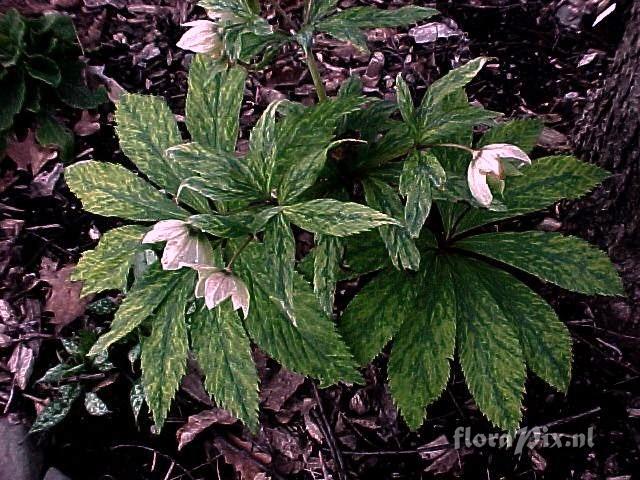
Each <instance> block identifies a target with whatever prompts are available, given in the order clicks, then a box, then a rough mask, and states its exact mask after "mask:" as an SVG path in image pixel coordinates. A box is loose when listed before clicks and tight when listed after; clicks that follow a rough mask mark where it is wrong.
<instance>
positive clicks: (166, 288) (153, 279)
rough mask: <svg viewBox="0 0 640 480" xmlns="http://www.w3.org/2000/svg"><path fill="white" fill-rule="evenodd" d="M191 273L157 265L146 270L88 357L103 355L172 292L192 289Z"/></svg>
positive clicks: (149, 314)
mask: <svg viewBox="0 0 640 480" xmlns="http://www.w3.org/2000/svg"><path fill="white" fill-rule="evenodd" d="M192 273H193V272H192V271H191V270H188V269H181V270H175V271H165V270H161V268H160V266H159V265H158V264H154V265H152V266H151V267H149V268H148V270H147V271H146V272H145V274H144V276H143V277H142V278H140V279H139V280H138V281H137V282H136V283H135V284H134V285H133V288H132V289H131V290H130V291H129V294H128V295H127V296H126V297H125V299H124V300H123V301H122V304H121V305H120V308H119V309H118V311H117V312H116V314H115V316H114V318H113V322H111V328H110V330H109V331H108V332H107V333H105V334H104V335H103V336H101V337H100V338H99V339H98V341H97V342H96V343H95V344H94V345H93V347H91V350H90V351H89V355H90V356H95V355H98V354H100V353H103V352H104V351H106V349H107V348H109V346H110V345H112V344H113V343H115V342H117V341H119V340H121V339H122V338H124V337H125V336H126V335H127V334H128V333H130V332H132V331H133V330H134V329H135V328H137V327H138V326H139V325H140V324H141V323H142V322H144V321H145V320H146V319H147V318H149V317H150V316H151V314H152V313H153V312H154V311H155V310H156V309H157V308H158V307H159V306H160V305H161V304H162V303H163V302H164V301H165V300H166V299H167V296H168V295H169V294H170V293H171V292H172V291H173V290H174V289H178V288H181V287H180V285H183V284H191V286H192V287H193V276H192ZM183 303H184V302H183Z"/></svg>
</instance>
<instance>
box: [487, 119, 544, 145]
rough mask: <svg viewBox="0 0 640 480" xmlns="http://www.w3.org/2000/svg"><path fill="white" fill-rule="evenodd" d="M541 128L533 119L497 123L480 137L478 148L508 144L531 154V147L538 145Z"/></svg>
mask: <svg viewBox="0 0 640 480" xmlns="http://www.w3.org/2000/svg"><path fill="white" fill-rule="evenodd" d="M543 126H544V125H543V123H542V122H541V121H540V120H538V119H535V118H529V119H525V120H511V121H509V122H504V123H499V124H498V125H496V126H495V127H493V128H491V129H489V130H488V131H487V132H486V133H485V134H484V135H482V138H480V141H479V142H478V146H479V147H484V146H485V145H490V144H492V143H508V144H510V145H516V146H517V147H520V148H521V149H522V150H524V151H525V152H526V153H531V151H532V150H533V147H535V146H536V144H537V143H538V138H539V137H540V134H541V133H542V128H543Z"/></svg>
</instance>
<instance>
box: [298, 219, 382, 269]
mask: <svg viewBox="0 0 640 480" xmlns="http://www.w3.org/2000/svg"><path fill="white" fill-rule="evenodd" d="M340 244H341V247H342V250H344V253H343V255H342V257H341V259H340V265H339V269H338V272H337V277H336V278H337V280H338V281H341V280H353V279H354V278H357V277H360V276H362V275H365V274H367V273H372V272H375V271H377V270H382V269H384V268H387V267H390V266H391V260H390V259H389V254H388V253H387V247H386V245H385V244H384V242H383V241H382V238H380V234H379V233H378V232H377V231H375V230H371V231H368V232H364V233H359V234H358V235H353V236H350V237H346V238H343V239H341V241H340ZM316 253H317V252H316V249H315V248H314V249H313V250H311V252H309V253H308V254H307V256H305V257H304V258H303V259H302V261H300V262H298V265H297V269H298V271H299V272H300V273H302V275H304V277H305V279H308V280H309V281H312V280H313V275H314V273H313V272H314V264H315V257H316Z"/></svg>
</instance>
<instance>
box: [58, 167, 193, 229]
mask: <svg viewBox="0 0 640 480" xmlns="http://www.w3.org/2000/svg"><path fill="white" fill-rule="evenodd" d="M65 179H66V181H67V184H68V185H69V188H70V189H71V191H72V192H73V193H74V194H75V195H76V196H77V197H78V198H79V199H80V200H81V201H82V204H83V207H84V209H85V210H87V211H89V212H91V213H95V214H97V215H104V216H106V217H120V218H127V219H130V220H139V221H155V220H165V219H168V218H177V219H183V218H185V217H187V216H188V215H189V214H188V213H187V212H186V211H185V210H183V209H181V208H180V207H178V206H177V205H176V204H175V203H173V202H172V201H171V200H169V199H168V198H167V197H165V196H164V195H163V194H162V193H160V192H159V191H158V190H156V189H155V188H153V187H152V186H151V185H150V184H149V183H147V182H145V181H144V180H143V179H141V178H140V177H137V176H136V175H135V174H133V173H132V172H131V171H129V170H127V169H126V168H124V167H121V166H120V165H116V164H113V163H102V162H96V161H93V160H87V161H83V162H78V163H75V164H73V165H71V166H70V167H67V168H66V169H65Z"/></svg>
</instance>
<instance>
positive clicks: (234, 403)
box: [190, 301, 259, 432]
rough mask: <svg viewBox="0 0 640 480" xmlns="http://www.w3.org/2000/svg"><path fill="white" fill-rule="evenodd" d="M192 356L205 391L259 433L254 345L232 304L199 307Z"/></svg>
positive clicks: (193, 331)
mask: <svg viewBox="0 0 640 480" xmlns="http://www.w3.org/2000/svg"><path fill="white" fill-rule="evenodd" d="M190 332H191V345H192V348H193V353H194V355H195V357H196V359H197V360H198V363H199V364H200V367H201V368H202V370H203V372H204V374H205V382H204V384H205V388H206V389H207V392H208V393H209V395H211V396H213V397H214V399H215V400H216V402H217V403H218V405H219V406H220V407H222V408H224V409H225V410H228V411H229V412H231V414H233V415H234V416H235V417H237V418H239V419H240V420H241V421H242V422H243V423H244V424H245V425H246V426H247V427H249V428H250V429H251V430H252V431H253V432H255V431H257V429H258V403H259V398H258V374H257V372H256V368H255V366H254V363H253V358H252V356H251V344H250V341H249V338H248V337H247V335H246V333H245V331H244V327H243V326H242V322H241V321H240V318H239V317H238V315H237V313H236V312H235V311H233V309H232V308H231V305H230V303H229V301H226V302H224V303H223V304H221V305H220V306H219V307H218V308H215V309H213V310H209V309H208V308H206V307H205V306H200V308H199V309H198V310H197V311H196V313H195V315H194V316H193V320H192V323H191V329H190Z"/></svg>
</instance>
